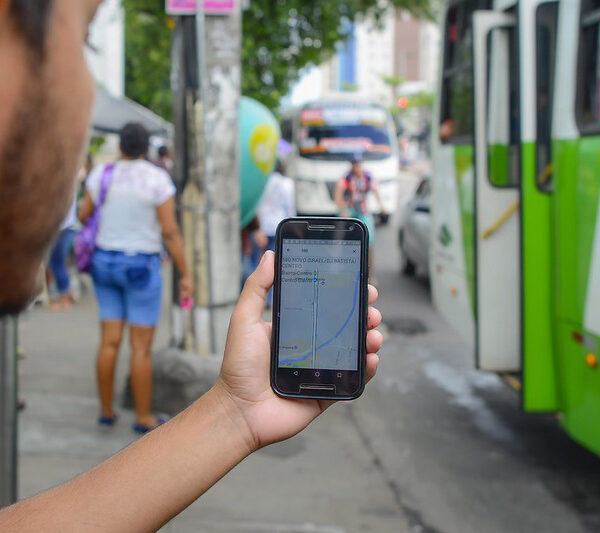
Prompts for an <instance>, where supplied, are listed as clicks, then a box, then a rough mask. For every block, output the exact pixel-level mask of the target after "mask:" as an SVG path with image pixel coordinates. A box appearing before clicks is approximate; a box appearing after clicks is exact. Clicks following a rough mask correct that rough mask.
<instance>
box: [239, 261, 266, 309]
mask: <svg viewBox="0 0 600 533" xmlns="http://www.w3.org/2000/svg"><path fill="white" fill-rule="evenodd" d="M274 275H275V254H274V253H273V252H271V251H266V252H265V253H264V254H263V256H262V259H261V260H260V263H259V264H258V267H256V270H255V271H254V273H253V274H252V275H251V276H250V277H249V278H248V279H247V281H246V283H245V285H244V289H243V290H242V294H241V295H240V300H239V302H238V311H239V313H240V314H242V315H243V316H245V317H246V318H247V319H250V320H256V321H259V320H261V318H262V314H263V311H264V310H265V304H266V301H267V293H268V292H269V290H270V289H271V287H272V286H273V278H274Z"/></svg>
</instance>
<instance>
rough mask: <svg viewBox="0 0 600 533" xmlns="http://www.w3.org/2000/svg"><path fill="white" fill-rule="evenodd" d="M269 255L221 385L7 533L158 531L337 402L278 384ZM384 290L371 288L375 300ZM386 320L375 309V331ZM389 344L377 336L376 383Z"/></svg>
mask: <svg viewBox="0 0 600 533" xmlns="http://www.w3.org/2000/svg"><path fill="white" fill-rule="evenodd" d="M273 270H274V255H273V253H272V252H267V253H266V254H265V255H264V256H263V259H262V260H261V263H260V265H259V266H258V268H257V270H256V272H254V274H252V276H250V278H249V279H248V282H247V283H246V285H245V287H244V290H243V291H242V294H241V296H240V299H239V302H238V305H237V306H236V309H235V311H234V313H233V315H232V318H231V323H230V329H229V334H228V337H227V344H226V347H225V354H224V358H223V366H222V369H221V374H220V376H219V378H218V380H217V383H216V384H215V386H214V387H213V388H212V389H211V390H210V391H209V392H208V393H206V394H205V395H204V396H202V397H201V398H200V399H199V400H197V401H196V402H195V403H194V404H193V405H191V406H190V407H188V408H187V409H186V410H185V411H183V412H182V413H181V414H180V415H178V416H177V417H175V418H174V419H173V420H171V421H170V422H168V423H166V424H164V425H163V426H160V427H159V428H157V429H155V430H154V431H152V432H151V433H149V434H147V435H146V436H145V437H143V438H142V439H140V440H139V441H137V442H135V443H134V444H132V445H131V446H129V447H128V448H125V449H124V450H123V451H122V452H120V453H119V454H117V455H115V456H114V457H112V458H110V459H108V460H107V461H105V462H104V463H102V464H101V465H100V466H98V467H96V468H94V469H93V470H91V471H90V472H87V473H85V474H82V475H81V476H79V477H77V478H75V479H74V480H72V481H69V482H67V483H65V484H63V485H61V486H59V487H57V488H54V489H52V490H49V491H47V492H44V493H42V494H39V495H38V496H35V497H33V498H30V499H29V500H25V501H23V502H21V503H18V504H16V505H14V506H12V507H9V508H7V509H5V510H3V511H0V531H3V532H4V531H6V532H11V531H19V532H20V533H23V532H35V533H38V532H39V531H44V532H45V533H54V532H62V531H78V532H82V533H85V532H88V531H94V532H97V531H111V532H127V533H136V532H145V531H156V530H157V529H158V528H160V527H161V526H162V525H163V524H165V523H166V522H167V521H168V520H170V519H171V518H173V517H174V516H175V515H176V514H177V513H179V512H180V511H182V510H183V509H184V508H185V507H187V506H188V505H189V504H191V503H192V502H193V501H194V500H195V499H197V498H198V497H199V496H201V495H202V494H203V493H204V492H206V491H207V490H208V489H209V488H210V487H211V486H212V485H214V484H215V483H216V482H217V481H218V480H219V479H220V478H221V477H223V476H224V475H225V474H226V473H227V472H228V471H229V470H231V469H232V468H233V467H234V466H235V465H236V464H237V463H238V462H240V461H241V460H242V459H243V458H244V457H246V456H247V455H249V454H250V453H251V452H253V451H255V450H257V449H259V448H260V447H262V446H265V445H267V444H270V443H273V442H276V441H280V440H284V439H287V438H289V437H291V436H293V435H295V434H296V433H298V432H299V431H301V430H302V429H304V428H305V427H306V426H307V425H308V424H309V423H310V422H311V421H312V420H313V419H314V418H316V417H317V416H318V415H320V414H321V413H322V412H323V411H324V410H325V409H326V408H327V407H329V406H330V405H331V404H332V403H333V402H325V401H318V400H289V399H284V398H280V397H278V396H277V395H276V394H275V393H274V392H273V390H272V389H271V385H270V380H269V365H270V339H271V324H270V323H266V322H263V321H262V318H261V317H262V313H263V311H264V307H265V302H266V297H267V292H268V291H269V289H270V288H271V286H272V284H273ZM376 297H377V291H376V290H375V289H374V288H373V287H369V300H370V302H373V301H374V300H375V299H376ZM380 321H381V315H380V313H379V311H377V310H376V309H374V308H369V314H368V324H367V325H368V328H369V329H371V328H375V327H377V326H378V325H379V323H380ZM381 343H382V337H381V334H380V333H379V332H378V331H369V332H368V333H367V351H368V352H369V353H368V355H367V377H368V379H370V378H371V377H373V375H374V374H375V372H376V369H377V364H378V361H379V359H378V356H377V354H376V352H377V351H378V350H379V348H380V347H381Z"/></svg>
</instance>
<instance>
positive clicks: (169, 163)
mask: <svg viewBox="0 0 600 533" xmlns="http://www.w3.org/2000/svg"><path fill="white" fill-rule="evenodd" d="M154 164H155V165H156V166H157V167H160V168H162V169H163V170H166V171H167V172H168V173H169V175H172V174H173V159H172V158H171V151H170V150H169V147H168V146H164V145H163V146H161V147H159V149H158V159H156V161H154Z"/></svg>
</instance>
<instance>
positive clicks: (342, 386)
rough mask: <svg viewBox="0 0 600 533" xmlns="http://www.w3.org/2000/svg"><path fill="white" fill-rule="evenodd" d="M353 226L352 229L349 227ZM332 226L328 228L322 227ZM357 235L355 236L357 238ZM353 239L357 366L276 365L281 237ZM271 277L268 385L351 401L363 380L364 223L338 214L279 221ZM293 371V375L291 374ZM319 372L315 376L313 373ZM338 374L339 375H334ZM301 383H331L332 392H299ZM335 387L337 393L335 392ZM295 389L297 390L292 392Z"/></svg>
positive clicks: (281, 391)
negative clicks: (357, 248)
mask: <svg viewBox="0 0 600 533" xmlns="http://www.w3.org/2000/svg"><path fill="white" fill-rule="evenodd" d="M352 225H354V229H350V227H351V226H352ZM325 227H332V229H322V228H325ZM357 237H358V238H357ZM287 238H290V239H326V240H335V239H356V240H360V241H361V257H360V287H359V306H358V309H359V313H360V317H359V321H358V369H357V370H325V369H308V368H306V369H304V368H299V369H294V368H280V367H279V366H278V353H277V347H278V345H279V320H280V298H281V292H280V291H281V264H282V239H287ZM275 241H276V242H275V279H274V286H273V328H272V339H271V386H272V388H273V390H274V391H275V392H276V393H277V394H278V395H279V396H283V397H285V398H310V399H320V400H323V399H330V400H353V399H355V398H358V397H359V396H360V395H361V394H362V392H363V390H364V387H365V382H366V328H367V300H368V287H367V281H368V255H369V253H368V246H369V231H368V229H367V226H366V225H365V224H364V223H363V222H362V221H361V220H358V219H355V218H340V217H294V218H288V219H285V220H283V221H281V222H280V224H279V226H278V227H277V233H276V239H275ZM294 372H297V375H294ZM315 372H319V376H315ZM340 373H341V375H342V376H341V377H338V376H339V374H340ZM300 384H302V385H313V386H314V385H316V386H319V385H325V384H328V385H329V384H332V385H335V392H332V391H329V390H312V391H310V392H309V391H307V389H305V391H306V392H304V391H303V392H300ZM338 388H339V391H340V392H339V393H338ZM296 391H297V392H296Z"/></svg>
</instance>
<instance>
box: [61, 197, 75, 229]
mask: <svg viewBox="0 0 600 533" xmlns="http://www.w3.org/2000/svg"><path fill="white" fill-rule="evenodd" d="M76 224H77V195H75V196H74V197H73V203H71V207H69V211H68V212H67V216H66V217H65V219H64V220H63V223H62V224H61V225H60V230H61V231H62V230H64V229H72V228H73V227H74V226H75V225H76Z"/></svg>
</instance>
